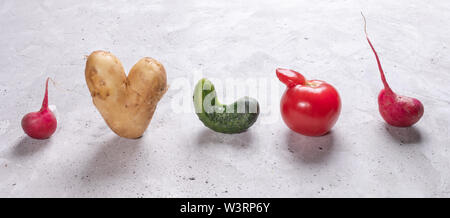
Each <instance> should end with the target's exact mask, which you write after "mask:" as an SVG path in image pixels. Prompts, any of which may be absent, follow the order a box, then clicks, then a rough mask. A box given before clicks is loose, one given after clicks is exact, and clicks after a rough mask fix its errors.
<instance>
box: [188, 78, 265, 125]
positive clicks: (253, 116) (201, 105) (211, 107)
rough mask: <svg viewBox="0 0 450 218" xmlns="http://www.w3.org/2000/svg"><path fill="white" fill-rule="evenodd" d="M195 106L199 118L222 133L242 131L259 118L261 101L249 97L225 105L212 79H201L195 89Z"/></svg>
mask: <svg viewBox="0 0 450 218" xmlns="http://www.w3.org/2000/svg"><path fill="white" fill-rule="evenodd" d="M194 107H195V113H196V114H197V116H198V118H200V120H201V121H202V122H203V124H205V126H206V127H208V128H210V129H212V130H214V131H216V132H221V133H241V132H244V131H245V130H247V129H248V128H250V127H251V126H252V125H253V124H254V123H255V122H256V120H257V119H258V115H259V103H258V101H257V100H255V99H253V98H249V97H243V98H240V99H239V100H237V101H236V102H234V103H232V104H229V105H223V104H221V103H220V102H219V100H218V99H217V94H216V90H215V89H214V85H213V84H212V83H211V81H209V80H207V79H201V80H200V81H198V83H197V85H196V86H195V90H194Z"/></svg>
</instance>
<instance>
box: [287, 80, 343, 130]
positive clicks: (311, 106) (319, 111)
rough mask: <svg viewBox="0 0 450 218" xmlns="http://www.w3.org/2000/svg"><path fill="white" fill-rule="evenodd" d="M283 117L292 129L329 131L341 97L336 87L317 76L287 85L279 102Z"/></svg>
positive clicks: (335, 118) (333, 122)
mask: <svg viewBox="0 0 450 218" xmlns="http://www.w3.org/2000/svg"><path fill="white" fill-rule="evenodd" d="M280 111H281V116H282V118H283V121H284V122H285V123H286V125H287V126H288V127H289V128H290V129H292V130H293V131H295V132H297V133H300V134H303V135H307V136H321V135H324V134H326V133H328V132H329V131H330V129H331V128H332V127H333V126H334V124H335V123H336V121H337V120H338V118H339V114H340V112H341V99H340V97H339V93H338V92H337V91H336V89H335V88H334V87H333V86H332V85H330V84H328V83H326V82H324V81H320V80H308V81H306V82H305V84H299V85H295V86H291V87H289V86H288V87H287V89H286V91H285V92H284V94H283V96H282V98H281V102H280Z"/></svg>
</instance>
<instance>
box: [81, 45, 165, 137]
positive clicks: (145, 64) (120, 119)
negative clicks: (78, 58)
mask: <svg viewBox="0 0 450 218" xmlns="http://www.w3.org/2000/svg"><path fill="white" fill-rule="evenodd" d="M85 77H86V83H87V86H88V88H89V91H90V93H91V96H92V100H93V103H94V105H95V106H96V107H97V109H98V111H99V112H100V114H101V115H102V117H103V119H104V120H105V121H106V123H107V124H108V126H109V127H110V128H111V130H112V131H114V132H115V133H116V134H117V135H119V136H121V137H125V138H133V139H134V138H139V137H141V136H142V135H143V133H144V131H145V130H146V129H147V127H148V125H149V124H150V121H151V119H152V117H153V114H154V112H155V110H156V105H157V104H158V102H159V100H160V99H161V98H162V96H163V95H164V94H165V93H166V91H167V88H168V87H167V76H166V71H165V69H164V66H163V65H162V64H161V63H159V62H158V61H157V60H155V59H152V58H148V57H145V58H142V59H141V60H139V61H138V62H137V63H136V64H135V65H134V66H133V67H132V68H131V70H130V73H129V74H128V77H127V76H126V75H125V71H124V69H123V66H122V63H121V62H120V60H119V59H118V58H116V57H115V56H114V55H113V54H111V53H110V52H106V51H94V52H92V54H91V55H89V57H88V59H87V62H86V69H85Z"/></svg>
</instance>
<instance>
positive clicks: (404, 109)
mask: <svg viewBox="0 0 450 218" xmlns="http://www.w3.org/2000/svg"><path fill="white" fill-rule="evenodd" d="M361 15H362V16H363V18H364V33H365V34H366V38H367V42H369V45H370V48H371V49H372V51H373V53H374V54H375V58H376V60H377V64H378V70H379V71H380V75H381V81H382V82H383V85H384V89H382V90H381V91H380V94H379V95H378V109H379V111H380V114H381V116H382V117H383V119H384V120H385V121H386V122H387V123H388V124H390V125H392V126H397V127H409V126H412V125H414V124H415V123H417V122H418V121H419V120H420V118H421V117H422V115H423V111H424V109H423V104H422V103H421V102H420V101H419V100H417V99H416V98H411V97H407V96H403V95H397V94H396V93H395V92H394V91H392V89H391V87H390V86H389V84H388V83H387V81H386V77H385V74H384V71H383V68H382V67H381V62H380V59H379V58H378V54H377V52H376V51H375V49H374V47H373V45H372V43H371V42H370V40H369V36H368V34H367V22H366V18H365V17H364V14H362V13H361Z"/></svg>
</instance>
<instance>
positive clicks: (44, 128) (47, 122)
mask: <svg viewBox="0 0 450 218" xmlns="http://www.w3.org/2000/svg"><path fill="white" fill-rule="evenodd" d="M49 79H50V78H47V81H46V82H45V96H44V101H43V102H42V107H41V110H39V111H37V112H31V113H28V114H26V115H25V116H24V117H23V118H22V128H23V131H25V133H26V134H27V135H28V136H30V137H31V138H35V139H47V138H49V137H50V136H51V135H52V134H53V133H54V132H55V130H56V125H57V124H56V118H55V115H54V114H53V112H52V111H51V110H50V109H49V108H48V80H49Z"/></svg>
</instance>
